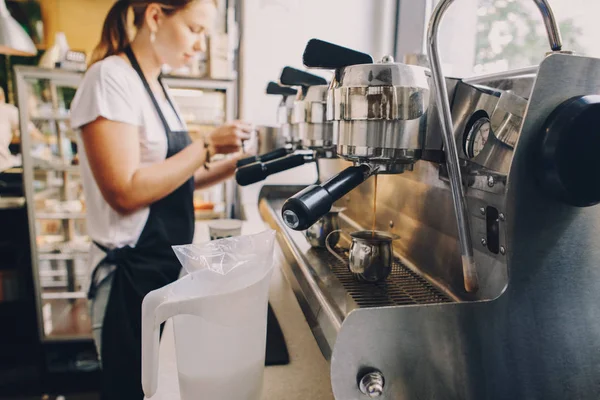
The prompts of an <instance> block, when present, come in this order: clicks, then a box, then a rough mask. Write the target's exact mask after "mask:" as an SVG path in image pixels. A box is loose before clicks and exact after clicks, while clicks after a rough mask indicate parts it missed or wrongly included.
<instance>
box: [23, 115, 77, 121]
mask: <svg viewBox="0 0 600 400" xmlns="http://www.w3.org/2000/svg"><path fill="white" fill-rule="evenodd" d="M29 119H30V120H31V122H47V121H70V120H71V116H70V115H48V116H42V115H35V116H31V117H30V118H29Z"/></svg>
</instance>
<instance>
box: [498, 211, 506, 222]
mask: <svg viewBox="0 0 600 400" xmlns="http://www.w3.org/2000/svg"><path fill="white" fill-rule="evenodd" d="M498 217H499V218H500V221H506V216H505V215H504V214H503V213H500V215H498Z"/></svg>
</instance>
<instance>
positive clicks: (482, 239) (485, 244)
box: [481, 238, 487, 246]
mask: <svg viewBox="0 0 600 400" xmlns="http://www.w3.org/2000/svg"><path fill="white" fill-rule="evenodd" d="M481 244H482V245H483V246H487V240H485V239H484V238H481Z"/></svg>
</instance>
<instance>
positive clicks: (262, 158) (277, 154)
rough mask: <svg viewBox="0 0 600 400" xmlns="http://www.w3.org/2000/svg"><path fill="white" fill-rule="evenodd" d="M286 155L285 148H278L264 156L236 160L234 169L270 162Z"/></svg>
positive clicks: (286, 150)
mask: <svg viewBox="0 0 600 400" xmlns="http://www.w3.org/2000/svg"><path fill="white" fill-rule="evenodd" d="M287 155H288V149H286V148H285V147H280V148H278V149H275V150H273V151H270V152H268V153H265V154H261V155H256V156H251V157H246V158H242V159H241V160H238V162H237V164H236V167H237V168H241V167H243V166H246V165H249V164H253V163H255V162H267V161H272V160H276V159H278V158H281V157H285V156H287Z"/></svg>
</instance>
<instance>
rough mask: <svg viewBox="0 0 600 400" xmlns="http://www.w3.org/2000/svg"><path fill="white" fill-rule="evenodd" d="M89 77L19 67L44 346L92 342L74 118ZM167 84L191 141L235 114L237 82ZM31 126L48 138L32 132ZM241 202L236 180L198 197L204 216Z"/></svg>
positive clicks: (24, 156) (179, 81) (26, 177)
mask: <svg viewBox="0 0 600 400" xmlns="http://www.w3.org/2000/svg"><path fill="white" fill-rule="evenodd" d="M82 78H83V74H81V73H77V72H69V71H62V70H49V69H42V68H35V67H25V66H19V67H16V68H15V79H16V87H17V96H18V105H19V118H20V130H21V151H22V160H23V184H24V189H25V200H26V209H27V215H28V224H29V233H30V234H29V236H30V240H29V242H30V243H29V244H30V248H31V258H32V269H33V280H34V287H35V289H36V305H37V311H38V312H37V318H38V326H39V334H40V337H41V338H42V340H44V341H53V340H59V341H64V340H82V339H89V338H91V325H90V318H89V316H88V307H87V287H88V285H89V278H90V271H89V266H88V252H89V248H90V239H89V238H88V236H87V234H86V232H87V229H86V219H85V208H86V205H85V204H86V203H85V198H84V194H83V187H82V182H81V176H80V169H79V165H78V148H77V132H75V131H74V130H72V129H71V126H70V113H69V109H70V106H71V101H72V99H73V97H74V95H75V92H76V90H77V87H78V85H79V83H80V82H81V79H82ZM165 83H166V84H167V85H168V86H169V87H170V88H171V89H172V96H173V98H174V101H175V103H176V104H177V106H178V107H179V108H180V111H181V113H182V116H183V118H184V119H185V120H186V122H187V123H188V125H189V127H190V130H191V133H192V136H196V135H200V134H202V133H204V132H206V131H207V130H209V129H213V128H214V127H215V126H217V125H219V124H222V123H223V122H225V121H226V120H228V119H231V118H233V117H234V115H235V95H234V89H235V84H234V83H233V82H229V81H210V80H206V81H205V80H195V79H189V78H181V77H167V78H166V79H165ZM31 123H33V125H35V127H36V128H37V131H39V132H41V135H40V134H39V133H38V132H37V131H36V130H32V129H30V126H31V125H30V124H31ZM236 199H237V188H236V185H235V184H234V182H233V180H230V181H228V182H226V183H225V184H223V185H216V186H215V187H213V188H211V189H210V190H207V191H202V192H198V193H196V201H195V203H196V204H198V205H199V207H198V210H197V217H198V218H216V217H224V216H228V210H231V209H234V208H235V206H234V205H233V203H235V202H236ZM207 205H212V207H208V206H207Z"/></svg>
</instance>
